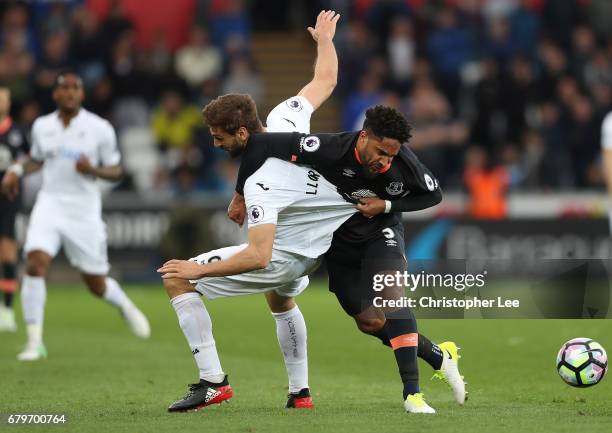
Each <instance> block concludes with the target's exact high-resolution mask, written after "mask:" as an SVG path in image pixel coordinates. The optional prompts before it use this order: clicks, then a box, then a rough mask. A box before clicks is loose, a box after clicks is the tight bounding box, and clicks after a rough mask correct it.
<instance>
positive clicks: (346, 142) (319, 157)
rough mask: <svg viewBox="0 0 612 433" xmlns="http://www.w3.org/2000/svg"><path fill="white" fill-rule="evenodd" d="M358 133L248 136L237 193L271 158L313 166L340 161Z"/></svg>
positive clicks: (328, 164) (239, 171) (322, 165)
mask: <svg viewBox="0 0 612 433" xmlns="http://www.w3.org/2000/svg"><path fill="white" fill-rule="evenodd" d="M355 136H356V135H355V133H339V134H311V135H308V134H299V133H296V132H294V133H262V134H253V135H252V136H251V137H250V138H249V142H248V144H247V147H246V150H245V153H244V155H243V157H242V162H241V164H240V169H239V170H238V182H237V184H236V192H237V193H239V194H242V193H243V192H242V190H243V189H244V183H245V182H246V180H247V179H248V178H249V176H251V175H252V174H253V173H255V172H256V171H257V170H258V169H259V167H261V166H262V165H263V163H264V162H266V159H268V158H278V159H281V160H283V161H290V162H295V163H296V164H304V165H310V166H312V167H314V168H317V167H327V166H330V165H333V164H334V163H335V162H336V161H338V160H340V159H341V158H342V157H343V156H344V154H345V153H346V152H347V150H348V149H349V148H350V147H351V144H352V140H353V138H354V137H355Z"/></svg>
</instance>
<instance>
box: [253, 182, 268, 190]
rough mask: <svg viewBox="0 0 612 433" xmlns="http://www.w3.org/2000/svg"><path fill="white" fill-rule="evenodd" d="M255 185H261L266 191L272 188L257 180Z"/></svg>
mask: <svg viewBox="0 0 612 433" xmlns="http://www.w3.org/2000/svg"><path fill="white" fill-rule="evenodd" d="M255 185H257V186H259V187H260V188H261V189H263V190H264V191H269V190H270V188H268V187H266V186H264V184H263V183H261V182H257V183H256V184H255Z"/></svg>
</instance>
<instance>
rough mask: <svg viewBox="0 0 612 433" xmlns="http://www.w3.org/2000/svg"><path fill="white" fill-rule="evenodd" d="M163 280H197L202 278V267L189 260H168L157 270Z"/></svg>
mask: <svg viewBox="0 0 612 433" xmlns="http://www.w3.org/2000/svg"><path fill="white" fill-rule="evenodd" d="M157 272H159V273H160V274H163V275H162V278H164V279H165V278H180V279H183V280H197V279H198V278H200V277H201V276H202V265H200V264H199V263H196V262H192V261H189V260H176V259H173V260H168V261H167V262H166V263H164V264H163V265H162V267H161V268H159V269H158V270H157Z"/></svg>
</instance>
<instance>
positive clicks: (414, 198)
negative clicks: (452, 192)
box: [391, 146, 442, 212]
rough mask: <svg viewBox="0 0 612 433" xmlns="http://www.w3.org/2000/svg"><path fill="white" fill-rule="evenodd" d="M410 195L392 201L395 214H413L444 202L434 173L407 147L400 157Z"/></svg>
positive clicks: (404, 147) (403, 148)
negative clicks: (412, 212)
mask: <svg viewBox="0 0 612 433" xmlns="http://www.w3.org/2000/svg"><path fill="white" fill-rule="evenodd" d="M398 157H399V158H400V160H401V162H402V165H401V167H402V172H403V175H404V178H405V179H406V181H407V184H408V188H409V190H410V194H408V195H406V196H403V197H400V198H399V199H397V200H393V201H391V210H392V211H393V212H411V211H416V210H422V209H427V208H429V207H431V206H435V205H436V204H438V203H440V202H441V201H442V191H441V190H440V185H439V184H438V180H437V179H436V178H435V176H434V175H433V173H432V172H431V171H430V170H429V169H428V168H427V167H426V166H425V165H424V164H423V163H422V162H421V161H419V159H418V158H417V156H416V155H415V154H414V153H413V152H412V151H411V150H410V149H409V148H408V147H406V146H402V149H401V151H400V154H399V155H398Z"/></svg>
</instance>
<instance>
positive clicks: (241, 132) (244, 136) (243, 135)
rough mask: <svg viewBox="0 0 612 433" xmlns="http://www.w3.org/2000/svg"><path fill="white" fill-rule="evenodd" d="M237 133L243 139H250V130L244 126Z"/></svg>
mask: <svg viewBox="0 0 612 433" xmlns="http://www.w3.org/2000/svg"><path fill="white" fill-rule="evenodd" d="M236 135H238V138H240V140H241V141H247V140H248V139H249V131H248V129H246V128H245V127H244V126H241V127H240V128H238V131H236Z"/></svg>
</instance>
